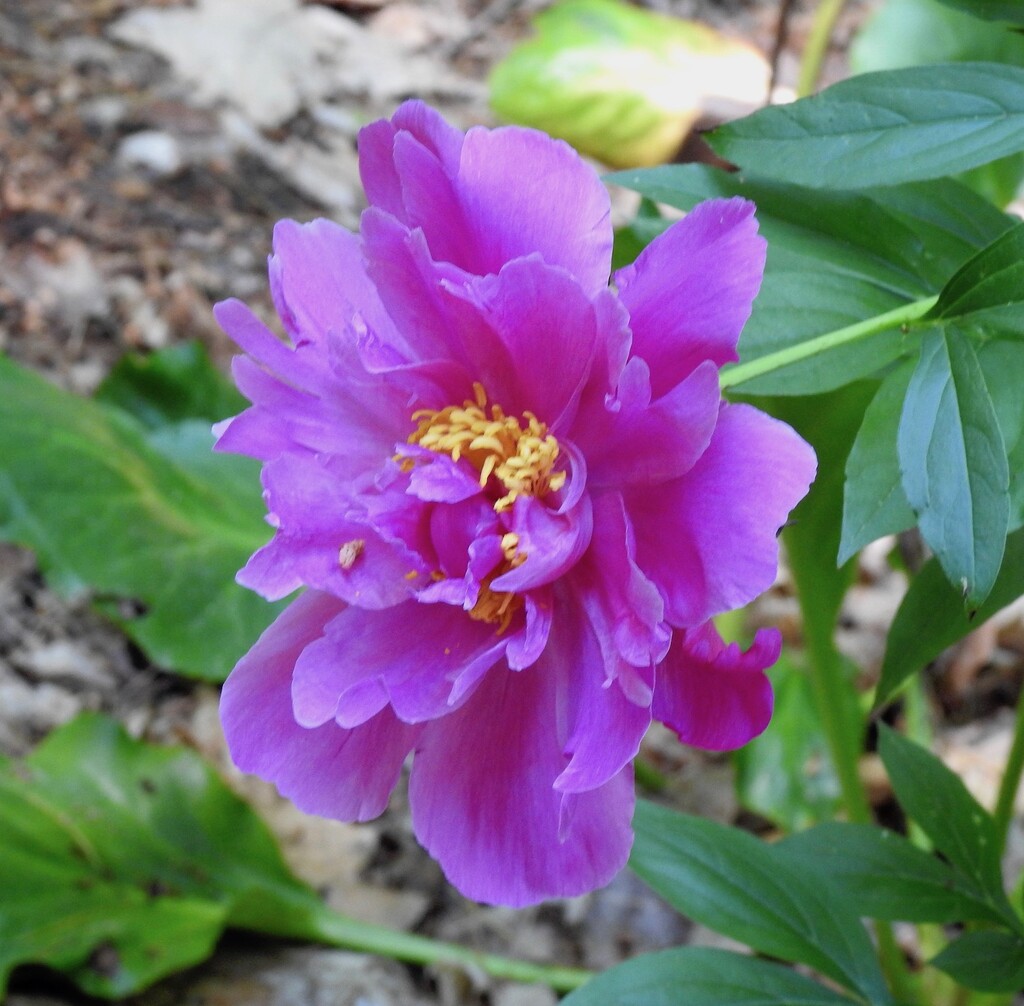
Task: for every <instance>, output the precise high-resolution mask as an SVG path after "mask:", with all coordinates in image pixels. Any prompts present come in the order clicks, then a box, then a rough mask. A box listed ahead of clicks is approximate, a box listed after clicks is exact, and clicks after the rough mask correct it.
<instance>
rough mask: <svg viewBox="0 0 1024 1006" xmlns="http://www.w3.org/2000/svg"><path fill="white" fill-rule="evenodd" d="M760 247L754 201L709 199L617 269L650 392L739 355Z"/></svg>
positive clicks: (760, 269)
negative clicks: (646, 368) (708, 362)
mask: <svg viewBox="0 0 1024 1006" xmlns="http://www.w3.org/2000/svg"><path fill="white" fill-rule="evenodd" d="M766 248H767V245H766V243H765V240H764V238H762V237H760V235H758V233H757V220H756V219H755V218H754V204H753V203H750V202H747V201H746V200H744V199H711V200H708V201H707V202H704V203H701V204H700V205H699V206H696V207H695V208H694V209H693V210H692V211H691V212H690V213H688V214H687V215H686V217H684V218H683V219H682V220H680V221H679V222H678V223H675V224H673V225H672V226H671V227H670V228H669V229H668V230H667V231H665V233H664V234H662V235H660V236H659V237H657V238H655V240H654V241H652V242H651V243H650V244H649V245H648V246H647V248H645V249H644V251H643V252H641V254H640V257H639V258H638V259H637V260H636V262H634V263H633V264H632V265H631V266H627V267H626V268H625V269H620V270H619V271H618V272H617V273H616V274H615V276H614V277H613V283H614V284H615V286H616V288H617V289H618V291H619V297H620V298H621V299H622V302H623V303H624V304H625V305H626V307H627V308H628V309H629V316H630V327H631V328H632V329H633V352H634V353H635V354H636V355H637V356H640V357H642V358H643V359H644V360H646V361H647V364H648V366H649V367H650V368H651V379H652V382H653V385H654V396H655V398H657V397H659V396H661V395H663V394H664V393H665V392H666V391H668V389H669V388H672V387H674V386H675V385H677V384H678V383H679V382H680V381H681V380H682V379H683V378H685V377H686V375H687V374H689V373H690V372H691V371H692V370H693V369H694V368H695V367H696V366H698V364H700V363H702V362H703V361H704V360H711V361H712V362H713V363H715V364H717V365H719V366H721V365H722V364H723V363H728V362H729V361H731V360H735V359H736V358H737V356H736V343H737V341H738V340H739V336H740V331H741V330H742V328H743V326H744V325H745V324H746V322H747V319H748V318H749V317H750V309H751V305H752V304H753V302H754V297H755V296H757V291H758V290H759V289H760V287H761V277H762V275H763V273H764V262H765V254H766Z"/></svg>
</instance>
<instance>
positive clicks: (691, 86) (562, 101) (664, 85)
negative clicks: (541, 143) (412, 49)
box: [490, 0, 768, 167]
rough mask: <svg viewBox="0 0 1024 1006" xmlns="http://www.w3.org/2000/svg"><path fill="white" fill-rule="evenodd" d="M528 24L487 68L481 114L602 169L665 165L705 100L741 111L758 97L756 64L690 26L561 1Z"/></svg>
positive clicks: (591, 1)
mask: <svg viewBox="0 0 1024 1006" xmlns="http://www.w3.org/2000/svg"><path fill="white" fill-rule="evenodd" d="M533 24H534V27H535V29H536V31H537V35H536V37H535V38H532V39H529V40H527V41H525V42H523V43H521V44H520V45H518V46H516V47H515V48H514V49H513V50H512V52H511V53H509V55H508V56H507V57H506V58H505V59H504V60H502V62H500V63H499V64H498V65H497V66H496V67H495V69H494V72H493V73H492V75H491V80H490V88H491V105H492V106H493V108H494V110H495V112H497V114H498V115H499V116H500V117H501V118H503V119H505V120H507V121H509V122H518V123H522V124H523V125H527V126H533V127H535V128H537V129H542V130H544V132H546V133H549V134H550V135H552V136H558V137H561V138H562V139H564V140H568V141H569V142H570V143H571V144H572V145H573V146H574V147H576V148H577V149H578V150H580V151H581V152H583V153H585V154H589V155H590V156H592V157H596V158H598V159H599V160H602V161H604V162H605V163H606V164H611V165H617V166H621V167H628V166H630V165H641V164H658V163H660V162H663V161H666V160H669V159H670V158H671V157H672V155H673V154H675V153H676V151H677V150H678V149H679V147H680V145H681V144H682V142H683V139H684V138H685V137H686V134H687V133H688V132H689V131H690V128H691V127H692V126H693V125H694V124H695V123H696V121H697V119H698V118H699V117H700V116H701V114H702V113H703V111H704V108H705V106H706V105H707V104H708V100H709V98H716V99H717V100H718V101H719V102H721V101H722V100H723V99H728V98H732V99H733V101H740V102H742V103H743V104H746V105H747V106H748V107H749V106H752V105H757V104H759V103H760V102H762V101H763V100H764V96H765V94H766V93H767V88H768V68H767V65H766V63H765V61H764V57H763V56H761V55H760V53H758V52H757V51H756V50H754V49H752V48H751V47H750V46H749V45H747V44H745V43H743V42H740V41H737V40H735V39H731V38H728V37H727V36H724V35H721V34H719V33H718V32H717V31H715V30H714V29H713V28H710V27H708V26H707V25H703V24H699V23H697V22H695V21H683V20H680V19H679V18H669V17H665V16H664V15H661V14H656V13H652V12H650V11H645V10H641V9H638V8H636V7H633V6H631V5H629V4H626V3H619V2H615V0H567V2H565V3H560V4H558V5H557V6H555V7H552V8H550V9H549V10H546V11H544V12H543V13H541V14H539V15H537V17H536V18H535V19H534V22H533Z"/></svg>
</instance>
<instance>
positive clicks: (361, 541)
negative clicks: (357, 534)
mask: <svg viewBox="0 0 1024 1006" xmlns="http://www.w3.org/2000/svg"><path fill="white" fill-rule="evenodd" d="M365 547H366V539H365V538H353V539H352V540H351V541H347V542H345V544H344V545H342V546H341V548H339V549H338V565H339V566H340V567H341V568H342V569H345V570H348V569H351V568H352V567H353V566H354V565H355V564H356V559H358V558H359V557H360V556H361V555H362V554H363V549H364V548H365Z"/></svg>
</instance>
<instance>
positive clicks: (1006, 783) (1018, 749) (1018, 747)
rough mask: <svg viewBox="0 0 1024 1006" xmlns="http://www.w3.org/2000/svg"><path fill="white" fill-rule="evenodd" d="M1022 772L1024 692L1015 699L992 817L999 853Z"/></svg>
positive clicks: (1023, 759)
mask: <svg viewBox="0 0 1024 1006" xmlns="http://www.w3.org/2000/svg"><path fill="white" fill-rule="evenodd" d="M1022 772H1024V693H1021V696H1020V698H1018V699H1017V721H1016V724H1015V725H1014V731H1013V746H1012V747H1011V748H1010V757H1009V758H1008V759H1007V762H1006V770H1005V771H1004V772H1003V778H1002V781H1001V782H1000V784H999V796H998V798H997V799H996V809H995V812H994V815H993V816H994V817H995V820H996V842H997V846H996V847H997V849H998V852H999V854H1000V855H1002V853H1003V850H1004V849H1005V848H1006V838H1007V835H1008V834H1009V831H1010V822H1011V820H1012V819H1013V807H1014V802H1015V801H1016V799H1017V790H1018V789H1020V778H1021V773H1022Z"/></svg>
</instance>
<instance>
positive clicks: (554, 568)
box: [492, 496, 593, 592]
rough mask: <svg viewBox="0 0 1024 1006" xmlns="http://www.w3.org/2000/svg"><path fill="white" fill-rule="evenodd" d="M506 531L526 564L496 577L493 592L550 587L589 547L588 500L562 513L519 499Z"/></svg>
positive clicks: (530, 499) (528, 498)
mask: <svg viewBox="0 0 1024 1006" xmlns="http://www.w3.org/2000/svg"><path fill="white" fill-rule="evenodd" d="M509 529H510V530H511V531H512V532H513V533H514V534H516V535H518V537H519V543H518V545H517V546H516V554H517V555H520V556H525V557H526V559H525V562H523V563H522V565H520V566H516V567H514V568H513V569H511V570H509V572H507V573H503V574H502V575H501V576H499V577H496V578H495V579H494V582H493V584H492V586H493V587H494V589H495V590H511V591H517V592H518V591H522V590H527V589H529V588H531V587H539V586H541V585H542V584H545V583H551V582H552V581H553V580H556V579H557V578H558V577H560V576H562V575H563V574H564V573H566V572H567V571H568V570H570V569H571V568H572V567H573V566H574V565H575V564H576V562H577V561H578V560H579V558H580V556H581V555H583V553H584V552H585V551H586V550H587V546H588V545H589V544H590V536H591V531H592V530H593V517H592V514H591V504H590V497H589V496H584V497H582V499H581V500H580V502H579V503H578V504H577V505H576V506H575V507H573V509H572V510H569V511H567V512H565V513H561V512H558V511H555V510H550V509H548V507H546V506H545V505H544V502H543V501H542V500H538V499H537V497H536V496H520V497H519V498H518V499H517V500H516V502H515V505H514V506H513V508H512V518H511V520H510V521H509Z"/></svg>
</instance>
